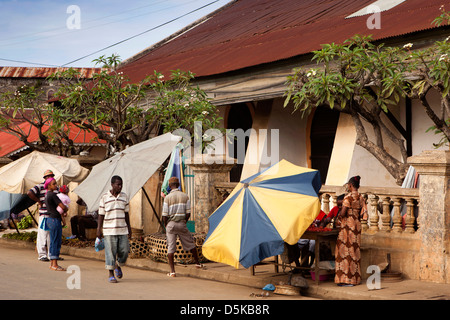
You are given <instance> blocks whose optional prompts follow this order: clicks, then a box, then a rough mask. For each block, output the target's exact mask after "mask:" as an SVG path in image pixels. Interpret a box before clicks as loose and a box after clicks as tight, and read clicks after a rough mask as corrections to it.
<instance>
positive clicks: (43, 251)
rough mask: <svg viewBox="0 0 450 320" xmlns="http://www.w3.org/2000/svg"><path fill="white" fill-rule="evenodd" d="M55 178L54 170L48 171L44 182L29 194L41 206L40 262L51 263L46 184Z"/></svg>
mask: <svg viewBox="0 0 450 320" xmlns="http://www.w3.org/2000/svg"><path fill="white" fill-rule="evenodd" d="M54 176H55V175H54V173H53V171H52V170H46V171H45V172H44V177H43V178H44V181H43V182H42V183H40V184H38V185H35V186H34V187H33V188H31V189H30V190H29V191H28V193H27V195H28V197H29V198H30V199H31V200H33V201H35V202H37V204H38V206H39V228H38V232H37V239H36V249H37V252H38V260H40V261H50V260H49V259H48V250H49V243H50V233H49V231H48V230H46V229H47V228H46V227H45V221H46V218H48V214H47V207H46V205H45V195H46V193H47V190H46V189H45V188H44V183H45V180H47V179H48V178H52V177H54Z"/></svg>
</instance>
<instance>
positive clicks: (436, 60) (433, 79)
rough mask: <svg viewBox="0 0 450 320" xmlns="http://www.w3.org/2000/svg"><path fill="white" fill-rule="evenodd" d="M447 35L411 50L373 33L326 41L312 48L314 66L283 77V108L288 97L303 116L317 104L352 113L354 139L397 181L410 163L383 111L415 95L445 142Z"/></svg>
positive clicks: (445, 16) (448, 135) (448, 133)
mask: <svg viewBox="0 0 450 320" xmlns="http://www.w3.org/2000/svg"><path fill="white" fill-rule="evenodd" d="M442 12H443V13H442V15H441V16H440V17H438V18H437V19H436V20H435V22H436V23H444V22H446V23H448V21H450V20H449V13H448V12H445V11H444V10H443V11H442ZM449 38H450V37H449ZM449 38H447V39H445V40H443V41H437V42H436V43H435V44H434V45H432V46H431V47H429V48H426V49H422V50H412V48H413V44H412V43H409V44H405V45H404V46H403V47H386V46H384V44H379V45H375V44H373V43H372V38H371V37H365V36H359V35H356V36H354V37H353V38H351V39H348V40H346V41H345V42H344V43H342V44H335V43H331V44H325V45H323V46H322V49H321V50H318V51H314V52H313V53H314V55H313V58H312V60H313V61H315V62H317V68H313V69H305V68H302V67H301V68H296V69H294V70H293V74H292V75H291V76H289V77H288V78H287V82H286V85H287V89H286V92H285V96H286V99H285V107H286V106H287V105H288V103H289V102H291V101H292V102H293V105H294V110H300V111H301V112H302V113H303V115H308V114H309V113H310V112H311V111H312V110H313V108H316V107H319V106H328V107H330V108H332V109H337V110H339V111H341V112H344V113H347V114H349V115H351V117H352V119H353V122H354V124H355V127H356V131H357V141H356V143H357V144H358V145H360V146H362V147H363V148H365V149H366V150H368V151H369V152H370V153H372V155H374V156H375V157H376V158H377V159H378V160H379V161H380V162H381V163H382V164H383V165H384V166H385V168H386V169H387V170H388V171H389V173H390V174H391V175H392V176H393V177H395V178H396V179H397V183H399V184H401V181H402V180H403V178H404V176H405V174H406V170H407V168H408V166H407V164H406V159H407V152H406V149H405V146H404V144H405V141H404V139H402V138H398V133H397V132H395V131H392V130H391V129H389V127H390V126H389V124H388V123H387V122H386V117H382V116H381V115H382V114H383V113H389V112H390V108H395V107H396V106H397V105H398V104H399V102H400V101H401V99H402V98H406V97H407V98H410V99H418V100H419V101H420V102H421V103H422V105H423V107H424V109H425V112H426V113H427V115H428V116H429V117H430V119H431V120H432V121H433V122H434V124H435V126H434V127H433V128H430V129H429V130H435V132H437V133H441V134H443V135H444V137H445V138H444V139H441V141H440V142H439V143H438V144H437V145H441V144H442V142H443V141H447V142H448V140H449V139H450V128H449V121H446V120H445V118H446V117H448V116H449V115H450V99H449V90H450V87H449V76H450V72H449V71H450V70H449V68H450V57H449V53H450V52H449V51H450V41H449ZM431 90H434V91H436V92H438V93H439V96H440V97H441V112H440V115H437V114H436V113H435V112H434V110H433V108H432V107H431V106H430V104H429V102H428V100H427V93H428V92H430V91H431ZM367 125H370V126H371V127H372V129H373V133H374V138H373V139H372V140H373V141H372V140H371V139H370V138H369V137H368V135H367V133H366V130H367V129H366V128H367ZM386 139H389V140H391V141H393V142H394V144H395V145H397V146H398V148H399V151H400V153H401V155H402V160H401V161H400V160H397V159H396V158H395V157H393V156H392V154H391V152H392V151H390V150H388V148H386V147H385V146H384V143H385V141H386Z"/></svg>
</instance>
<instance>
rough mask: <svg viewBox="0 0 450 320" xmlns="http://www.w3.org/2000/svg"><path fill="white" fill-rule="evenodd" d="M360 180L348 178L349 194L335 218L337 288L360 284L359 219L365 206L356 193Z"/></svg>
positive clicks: (357, 177) (335, 280)
mask: <svg viewBox="0 0 450 320" xmlns="http://www.w3.org/2000/svg"><path fill="white" fill-rule="evenodd" d="M360 180H361V177H360V176H355V177H352V178H350V180H349V182H348V190H349V193H348V194H347V195H346V196H345V197H344V201H343V203H342V210H341V212H340V213H339V216H338V217H337V220H338V221H337V225H340V231H339V235H338V238H337V241H336V252H335V258H336V276H335V278H334V282H335V283H337V284H338V285H339V286H354V285H357V284H359V283H360V282H361V252H360V247H361V217H362V215H363V214H364V213H365V208H366V204H365V201H364V198H363V197H362V196H361V195H360V194H359V192H358V189H359V183H360Z"/></svg>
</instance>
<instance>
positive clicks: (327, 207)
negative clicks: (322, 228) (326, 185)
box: [322, 193, 330, 213]
mask: <svg viewBox="0 0 450 320" xmlns="http://www.w3.org/2000/svg"><path fill="white" fill-rule="evenodd" d="M322 204H323V206H322V208H323V212H325V213H328V212H330V195H329V194H328V193H324V194H323V195H322Z"/></svg>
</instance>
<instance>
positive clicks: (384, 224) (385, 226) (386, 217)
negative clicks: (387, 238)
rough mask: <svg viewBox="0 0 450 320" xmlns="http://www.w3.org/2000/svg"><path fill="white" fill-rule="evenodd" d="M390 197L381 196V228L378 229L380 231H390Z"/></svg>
mask: <svg viewBox="0 0 450 320" xmlns="http://www.w3.org/2000/svg"><path fill="white" fill-rule="evenodd" d="M390 201H391V199H390V198H389V197H386V196H383V198H382V204H383V211H382V215H381V228H380V230H381V231H382V232H391V226H390V223H391V213H390V212H389V203H390Z"/></svg>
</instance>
